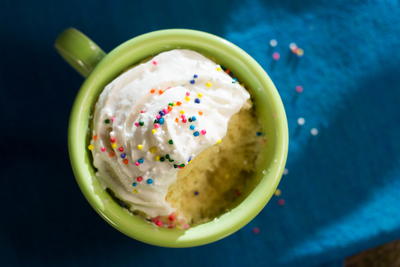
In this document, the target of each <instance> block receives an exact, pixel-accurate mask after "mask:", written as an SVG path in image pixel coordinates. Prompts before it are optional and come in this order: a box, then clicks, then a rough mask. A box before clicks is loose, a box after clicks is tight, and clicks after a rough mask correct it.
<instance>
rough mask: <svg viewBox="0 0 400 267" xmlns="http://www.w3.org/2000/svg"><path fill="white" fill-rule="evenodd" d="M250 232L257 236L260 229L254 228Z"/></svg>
mask: <svg viewBox="0 0 400 267" xmlns="http://www.w3.org/2000/svg"><path fill="white" fill-rule="evenodd" d="M251 231H252V232H253V234H255V235H258V234H259V233H260V232H261V231H260V228H258V227H254V228H253V229H252V230H251Z"/></svg>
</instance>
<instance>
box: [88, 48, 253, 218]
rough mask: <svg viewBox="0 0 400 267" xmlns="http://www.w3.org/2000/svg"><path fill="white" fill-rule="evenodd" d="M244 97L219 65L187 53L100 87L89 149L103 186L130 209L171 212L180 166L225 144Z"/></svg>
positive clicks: (168, 55) (160, 58) (165, 56)
mask: <svg viewBox="0 0 400 267" xmlns="http://www.w3.org/2000/svg"><path fill="white" fill-rule="evenodd" d="M249 97H250V96H249V93H248V92H247V91H246V90H245V89H244V88H243V87H242V86H241V85H240V84H239V83H237V82H236V81H235V80H234V79H232V78H231V77H230V76H229V75H228V74H226V73H225V72H224V71H222V70H221V68H220V66H219V65H217V64H216V63H215V62H213V61H211V60H210V59H208V58H206V57H204V56H202V55H201V54H199V53H197V52H194V51H191V50H181V49H176V50H171V51H167V52H163V53H160V54H158V55H157V56H155V57H154V58H153V59H151V60H149V61H148V62H146V63H143V64H140V65H137V66H135V67H133V68H132V69H130V70H128V71H126V72H125V73H123V74H121V75H120V76H119V77H117V78H116V79H115V80H114V81H112V82H111V83H110V84H108V85H107V86H106V87H105V89H104V91H103V92H102V93H101V95H100V97H99V100H98V102H97V104H96V107H95V113H94V118H93V136H94V138H93V139H92V141H91V145H90V146H89V147H90V149H91V150H92V154H93V158H94V166H95V167H96V168H97V170H98V171H97V175H98V177H99V179H100V181H101V182H102V183H103V185H104V186H105V187H107V188H110V189H111V190H112V191H113V192H114V193H115V195H116V196H117V197H118V198H120V199H121V200H123V201H124V202H126V203H127V204H128V205H129V206H130V209H131V210H137V211H142V212H144V213H146V214H147V215H148V216H150V217H156V216H164V215H169V214H171V213H172V212H174V208H173V207H171V206H170V204H169V203H168V202H167V201H166V200H165V197H166V195H167V192H168V188H169V186H170V185H171V184H173V183H174V182H175V181H176V178H177V173H178V171H179V169H180V168H181V167H180V166H186V165H187V164H188V162H190V160H192V159H194V158H195V157H196V156H197V155H198V154H199V153H201V152H202V151H203V150H204V149H206V148H208V147H209V146H212V145H214V144H215V143H216V142H218V141H219V140H220V139H222V138H223V137H224V136H225V134H226V131H227V128H228V122H229V119H230V117H231V116H232V115H233V114H235V113H236V112H238V111H239V110H240V108H241V107H242V106H243V104H244V103H245V102H246V100H247V99H249ZM171 104H172V106H171ZM168 107H170V108H169V109H168ZM160 111H161V115H160ZM165 111H166V112H165ZM163 113H166V114H164V115H162V114H163ZM182 113H183V114H182ZM157 115H158V116H157ZM157 118H158V119H157ZM155 120H157V122H156V123H155V122H154V121H155ZM177 121H178V122H177ZM157 127H158V128H157ZM191 127H192V128H193V127H194V129H191ZM196 135H197V136H196ZM170 140H172V141H170ZM171 143H172V144H171ZM167 154H168V155H169V156H166V155H167ZM166 157H167V158H166ZM168 157H169V159H168ZM163 159H164V161H162V160H163ZM172 160H173V161H172ZM174 164H175V166H174ZM182 164H184V165H182Z"/></svg>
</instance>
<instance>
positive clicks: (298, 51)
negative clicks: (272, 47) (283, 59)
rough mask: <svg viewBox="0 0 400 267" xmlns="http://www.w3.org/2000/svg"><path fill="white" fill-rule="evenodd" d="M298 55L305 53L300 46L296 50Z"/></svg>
mask: <svg viewBox="0 0 400 267" xmlns="http://www.w3.org/2000/svg"><path fill="white" fill-rule="evenodd" d="M296 55H297V56H299V57H302V56H303V55H304V50H303V49H301V48H298V49H297V50H296Z"/></svg>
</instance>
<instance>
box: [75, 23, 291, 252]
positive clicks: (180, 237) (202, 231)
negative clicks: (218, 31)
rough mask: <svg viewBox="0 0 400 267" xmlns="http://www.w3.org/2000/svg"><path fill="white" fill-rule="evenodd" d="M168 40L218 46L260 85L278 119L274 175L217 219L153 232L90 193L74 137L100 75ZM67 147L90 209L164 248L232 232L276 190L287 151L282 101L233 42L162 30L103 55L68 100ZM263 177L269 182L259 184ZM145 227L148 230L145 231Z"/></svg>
mask: <svg viewBox="0 0 400 267" xmlns="http://www.w3.org/2000/svg"><path fill="white" fill-rule="evenodd" d="M174 37H176V38H182V37H185V38H187V37H190V38H194V39H196V40H197V41H199V42H203V43H202V45H207V46H215V47H217V46H218V47H222V48H223V49H224V50H226V51H227V53H229V54H232V55H234V56H235V57H237V59H238V60H239V61H240V62H241V63H242V64H243V65H245V66H246V67H247V68H249V69H250V70H251V72H252V74H254V77H253V78H256V79H258V81H259V82H260V83H262V85H263V88H264V89H265V91H266V93H267V94H268V96H269V97H271V98H272V99H273V101H272V102H273V105H274V107H273V110H274V112H275V116H276V117H277V118H278V119H276V120H274V122H275V124H274V126H275V127H276V129H275V130H276V132H277V135H278V137H277V138H276V145H275V146H276V151H275V152H274V153H275V159H276V163H275V167H274V168H275V169H274V170H275V171H274V173H272V174H271V173H269V174H266V175H264V177H263V178H262V179H261V180H260V182H259V183H258V184H257V186H256V187H255V188H254V189H253V190H252V191H251V192H250V193H249V195H248V196H247V197H246V198H245V199H244V200H242V202H241V203H240V204H239V205H238V206H236V207H235V208H233V209H232V210H231V211H229V212H227V213H225V214H223V215H221V216H220V217H219V218H218V219H214V220H213V221H211V222H207V223H204V224H200V225H198V226H194V227H193V228H190V229H189V230H186V231H183V230H178V229H172V230H171V229H160V228H156V227H154V226H153V225H150V224H149V223H148V222H146V221H145V220H143V219H142V218H140V221H141V222H140V221H139V220H137V218H136V219H135V218H134V217H137V216H134V215H132V214H130V213H129V212H128V211H127V210H124V208H122V207H121V206H119V205H117V204H116V203H114V205H113V204H112V203H108V202H107V201H106V202H107V203H106V202H105V201H104V200H103V199H101V198H100V197H99V194H101V193H100V192H96V191H95V190H94V186H93V184H92V183H91V182H94V183H96V181H95V179H97V178H96V177H93V173H92V170H90V168H92V169H93V167H92V165H91V162H87V161H88V158H87V155H86V154H87V149H86V148H87V137H86V135H85V136H82V134H81V133H80V132H82V129H81V128H82V127H83V121H84V123H86V128H89V127H88V125H87V124H88V118H89V117H88V116H90V115H91V114H92V112H91V111H92V109H93V106H94V104H95V101H94V99H97V95H96V96H94V95H95V94H96V92H97V91H99V92H101V91H102V90H101V89H99V85H98V84H99V83H100V82H99V80H100V81H102V80H106V78H104V77H105V76H107V75H108V76H113V78H115V77H116V76H115V75H111V74H110V73H111V72H115V73H117V72H118V73H119V74H120V73H121V70H123V68H121V67H120V66H121V65H122V62H123V60H124V59H123V57H124V55H125V54H126V53H127V51H128V50H129V49H134V48H135V47H140V46H144V45H146V43H148V42H149V41H152V42H157V41H161V40H165V39H166V38H170V39H171V38H174ZM175 48H176V47H173V48H171V49H175ZM166 50H168V49H166ZM148 56H150V55H148ZM135 63H137V62H132V63H131V65H133V64H135ZM119 74H118V75H119ZM96 84H97V85H96ZM88 103H89V104H90V105H88ZM86 130H87V129H86ZM82 139H84V141H83V140H82ZM68 148H69V155H70V161H71V165H72V169H73V172H74V176H75V179H76V181H77V183H78V185H79V187H80V189H81V191H82V193H83V195H84V196H85V198H86V199H87V200H88V202H89V203H90V205H91V206H92V207H93V209H94V210H95V211H96V212H97V213H98V214H99V215H100V216H101V217H102V218H103V219H105V220H106V221H107V222H108V223H109V224H110V225H111V226H113V227H114V228H116V229H117V230H119V231H120V232H122V233H124V234H126V235H127V236H129V237H131V238H134V239H136V240H139V241H142V242H144V243H148V244H152V245H157V246H164V247H191V246H198V245H204V244H207V243H211V242H214V241H217V240H219V239H222V238H224V237H226V236H228V235H230V234H232V233H234V232H236V231H237V230H239V229H240V228H242V227H243V226H244V225H246V224H247V223H248V222H250V221H251V220H252V219H253V218H254V217H255V216H256V215H257V214H258V213H259V212H260V211H261V210H262V209H263V207H264V206H265V205H266V203H267V202H268V201H269V199H270V198H271V197H272V195H273V193H274V191H275V189H276V188H277V185H278V183H279V181H280V178H281V176H282V173H283V170H284V166H285V163H286V158H287V151H288V127H287V119H286V114H285V110H284V107H283V103H282V101H281V98H280V96H279V94H278V92H277V90H276V88H275V86H274V84H273V83H272V81H271V79H270V78H269V76H268V74H267V73H266V72H265V71H264V69H263V68H262V67H261V66H260V65H259V64H258V63H257V62H256V61H255V60H254V59H253V58H252V57H251V56H250V55H248V54H247V53H246V52H245V51H243V50H242V49H241V48H239V47H238V46H236V45H234V44H233V43H231V42H229V41H227V40H225V39H223V38H221V37H218V36H216V35H213V34H210V33H206V32H202V31H197V30H189V29H167V30H158V31H153V32H149V33H146V34H142V35H139V36H136V37H134V38H132V39H130V40H127V41H126V42H124V43H122V44H120V45H119V46H117V47H116V48H114V49H113V50H112V51H111V52H109V53H107V54H106V56H105V57H104V58H103V59H102V60H101V61H100V63H99V64H98V65H97V66H96V67H95V69H94V70H93V72H92V73H91V74H90V75H89V76H88V77H87V78H86V80H85V81H84V83H83V84H82V86H81V88H80V89H79V92H78V95H77V97H76V99H75V101H74V104H73V107H72V111H71V115H70V121H69V129H68ZM82 150H83V151H82ZM88 175H91V177H88ZM267 176H268V179H269V180H268V181H265V180H267V179H266V177H267ZM107 194H108V193H107ZM260 194H262V195H263V197H260ZM257 196H258V197H257ZM246 201H247V202H248V203H247V205H251V206H250V207H246V208H244V207H240V206H241V205H242V204H243V205H244V202H246ZM105 206H107V208H105ZM126 213H129V214H126ZM221 224H222V225H221ZM149 225H150V226H151V227H148V226H149Z"/></svg>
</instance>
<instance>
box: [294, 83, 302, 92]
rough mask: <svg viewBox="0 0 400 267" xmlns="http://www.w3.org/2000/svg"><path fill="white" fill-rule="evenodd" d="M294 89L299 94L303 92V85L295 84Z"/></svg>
mask: <svg viewBox="0 0 400 267" xmlns="http://www.w3.org/2000/svg"><path fill="white" fill-rule="evenodd" d="M295 90H296V92H297V93H299V94H301V93H303V86H301V85H297V86H296V88H295Z"/></svg>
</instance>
